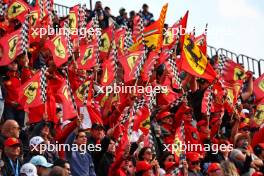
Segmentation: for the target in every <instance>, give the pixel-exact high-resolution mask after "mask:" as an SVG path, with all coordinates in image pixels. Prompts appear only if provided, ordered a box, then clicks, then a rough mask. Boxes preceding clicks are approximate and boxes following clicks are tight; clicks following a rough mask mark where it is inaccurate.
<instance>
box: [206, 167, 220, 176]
mask: <svg viewBox="0 0 264 176" xmlns="http://www.w3.org/2000/svg"><path fill="white" fill-rule="evenodd" d="M208 176H223V172H222V170H221V169H216V170H213V171H211V172H209V173H208Z"/></svg>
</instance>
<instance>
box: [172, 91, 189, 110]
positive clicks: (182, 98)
mask: <svg viewBox="0 0 264 176" xmlns="http://www.w3.org/2000/svg"><path fill="white" fill-rule="evenodd" d="M187 95H188V92H187V91H185V92H184V93H183V94H182V96H181V97H180V98H177V100H175V101H174V102H173V103H171V105H170V107H171V108H172V107H175V106H178V105H179V104H180V103H182V102H184V101H187Z"/></svg>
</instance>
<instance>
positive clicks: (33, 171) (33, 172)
mask: <svg viewBox="0 0 264 176" xmlns="http://www.w3.org/2000/svg"><path fill="white" fill-rule="evenodd" d="M20 174H25V175H26V176H38V174H37V168H36V166H34V165H33V164H31V163H26V164H24V165H23V166H22V167H21V169H20Z"/></svg>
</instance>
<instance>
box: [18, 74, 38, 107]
mask: <svg viewBox="0 0 264 176" xmlns="http://www.w3.org/2000/svg"><path fill="white" fill-rule="evenodd" d="M40 78H41V72H40V71H39V72H37V73H36V74H35V75H34V76H33V77H32V78H31V79H30V80H28V81H27V82H26V83H24V84H23V85H22V86H21V88H20V90H19V102H20V104H21V106H22V107H24V109H27V108H32V107H36V106H39V105H41V104H43V101H42V98H41V86H40Z"/></svg>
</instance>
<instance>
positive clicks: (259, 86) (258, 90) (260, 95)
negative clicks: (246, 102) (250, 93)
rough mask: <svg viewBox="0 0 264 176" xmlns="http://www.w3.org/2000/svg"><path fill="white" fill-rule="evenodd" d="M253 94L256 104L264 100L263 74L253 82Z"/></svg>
mask: <svg viewBox="0 0 264 176" xmlns="http://www.w3.org/2000/svg"><path fill="white" fill-rule="evenodd" d="M254 94H255V97H256V99H255V101H256V102H259V101H261V100H264V74H262V75H261V76H260V77H259V78H258V79H256V80H255V81H254Z"/></svg>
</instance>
